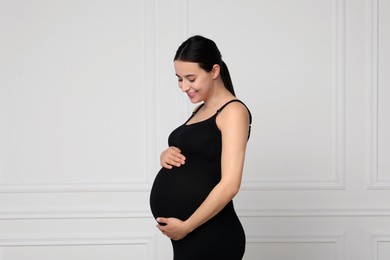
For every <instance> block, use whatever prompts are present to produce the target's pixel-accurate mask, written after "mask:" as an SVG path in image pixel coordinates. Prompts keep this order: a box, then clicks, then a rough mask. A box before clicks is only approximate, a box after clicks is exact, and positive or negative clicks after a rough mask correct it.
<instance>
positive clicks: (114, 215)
mask: <svg viewBox="0 0 390 260" xmlns="http://www.w3.org/2000/svg"><path fill="white" fill-rule="evenodd" d="M236 210H237V214H238V215H239V216H240V217H242V218H262V217H378V216H382V217H390V206H381V207H379V206H378V207H366V208H364V207H348V208H298V207H297V208H264V209H245V208H242V209H240V208H237V209H236ZM122 218H153V216H152V213H151V211H150V209H149V208H131V207H104V208H103V207H99V208H97V207H95V208H94V207H83V208H81V207H74V208H65V207H63V208H54V207H50V208H25V207H23V208H16V209H15V208H12V209H11V208H8V209H7V208H2V209H1V210H0V220H33V219H122Z"/></svg>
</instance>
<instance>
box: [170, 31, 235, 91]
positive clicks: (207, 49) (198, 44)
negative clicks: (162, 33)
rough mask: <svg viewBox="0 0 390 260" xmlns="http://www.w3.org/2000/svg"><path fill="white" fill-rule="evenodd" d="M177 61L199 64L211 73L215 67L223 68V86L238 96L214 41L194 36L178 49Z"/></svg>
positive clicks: (221, 73) (221, 72)
mask: <svg viewBox="0 0 390 260" xmlns="http://www.w3.org/2000/svg"><path fill="white" fill-rule="evenodd" d="M175 60H180V61H187V62H195V63H198V64H199V66H200V67H201V68H202V69H204V70H205V71H207V72H210V71H211V70H212V69H213V66H214V65H215V64H218V65H219V66H220V68H221V71H220V75H221V78H222V82H223V84H224V85H225V87H226V89H227V90H229V92H230V93H232V94H233V96H235V95H236V94H235V93H234V88H233V82H232V79H231V78H230V73H229V70H228V68H227V66H226V64H225V62H223V60H222V55H221V52H220V51H219V49H218V47H217V45H216V44H215V42H214V41H212V40H210V39H207V38H205V37H203V36H200V35H195V36H192V37H190V38H188V39H187V40H186V41H185V42H183V43H182V44H181V45H180V47H179V48H178V49H177V51H176V55H175V58H174V61H175Z"/></svg>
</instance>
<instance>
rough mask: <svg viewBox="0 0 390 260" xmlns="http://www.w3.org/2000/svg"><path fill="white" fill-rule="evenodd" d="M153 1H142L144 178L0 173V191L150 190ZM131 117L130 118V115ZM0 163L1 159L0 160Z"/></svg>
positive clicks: (153, 122)
mask: <svg viewBox="0 0 390 260" xmlns="http://www.w3.org/2000/svg"><path fill="white" fill-rule="evenodd" d="M154 6H155V2H154V0H145V1H144V22H145V28H144V32H145V43H146V46H145V52H144V57H145V67H144V70H145V75H144V81H145V86H144V91H145V110H144V111H145V114H144V116H145V129H146V134H145V137H146V138H145V155H144V161H143V162H142V163H143V164H144V165H145V167H144V168H145V172H144V173H142V174H144V179H143V180H142V181H137V182H120V183H117V182H112V183H109V182H101V183H100V182H99V183H95V182H80V183H46V182H37V183H29V182H26V183H21V182H18V183H7V182H6V181H4V180H2V178H1V174H0V193H55V192H144V191H149V190H150V186H151V184H152V181H153V177H154V175H153V173H155V172H156V171H157V169H155V168H154V165H155V164H154V163H151V162H154V161H155V158H156V135H157V134H156V133H157V129H156V84H155V78H156V77H155V75H156V72H155V67H156V62H155V59H156V51H155V49H156V48H155V45H156V40H155V8H154ZM129 120H130V119H129ZM0 163H1V160H0Z"/></svg>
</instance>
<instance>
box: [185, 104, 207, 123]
mask: <svg viewBox="0 0 390 260" xmlns="http://www.w3.org/2000/svg"><path fill="white" fill-rule="evenodd" d="M203 105H204V103H202V104H200V105H199V106H198V107H196V108H195V110H194V111H193V112H192V114H191V116H190V117H189V118H188V119H187V121H185V122H184V124H187V123H188V121H190V120H191V118H193V117H194V115H195V114H196V113H198V111H199V109H200V108H201V107H203Z"/></svg>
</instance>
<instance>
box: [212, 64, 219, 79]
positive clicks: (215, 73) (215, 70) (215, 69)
mask: <svg viewBox="0 0 390 260" xmlns="http://www.w3.org/2000/svg"><path fill="white" fill-rule="evenodd" d="M211 73H212V74H213V79H216V78H218V76H219V74H220V73H221V67H220V66H219V65H218V64H214V66H213V68H212V69H211Z"/></svg>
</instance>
